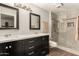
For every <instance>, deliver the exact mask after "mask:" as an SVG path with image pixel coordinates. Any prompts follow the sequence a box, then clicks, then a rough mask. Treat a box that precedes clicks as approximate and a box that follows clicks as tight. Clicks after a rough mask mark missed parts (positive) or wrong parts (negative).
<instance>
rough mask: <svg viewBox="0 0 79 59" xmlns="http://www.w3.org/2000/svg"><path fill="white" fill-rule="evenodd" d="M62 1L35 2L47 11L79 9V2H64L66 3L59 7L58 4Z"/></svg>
mask: <svg viewBox="0 0 79 59" xmlns="http://www.w3.org/2000/svg"><path fill="white" fill-rule="evenodd" d="M59 4H60V3H34V5H36V6H38V7H40V8H42V9H44V10H46V11H49V10H51V11H55V12H56V11H61V10H62V11H63V10H65V9H79V3H63V4H64V5H63V6H61V7H60V8H57V6H58V5H59Z"/></svg>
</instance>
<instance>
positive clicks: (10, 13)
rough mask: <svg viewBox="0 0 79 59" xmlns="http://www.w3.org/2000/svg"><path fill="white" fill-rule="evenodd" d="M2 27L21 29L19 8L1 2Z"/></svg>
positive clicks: (0, 17)
mask: <svg viewBox="0 0 79 59" xmlns="http://www.w3.org/2000/svg"><path fill="white" fill-rule="evenodd" d="M0 29H19V10H18V9H17V8H14V7H11V6H8V5H5V4H1V3H0Z"/></svg>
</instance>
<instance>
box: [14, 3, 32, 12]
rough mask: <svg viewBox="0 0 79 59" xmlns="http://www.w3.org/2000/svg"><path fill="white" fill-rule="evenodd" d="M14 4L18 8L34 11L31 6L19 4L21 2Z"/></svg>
mask: <svg viewBox="0 0 79 59" xmlns="http://www.w3.org/2000/svg"><path fill="white" fill-rule="evenodd" d="M14 6H15V7H17V8H21V9H24V10H27V11H30V12H32V10H31V8H30V7H29V6H26V5H22V4H19V3H14Z"/></svg>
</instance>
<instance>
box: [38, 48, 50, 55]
mask: <svg viewBox="0 0 79 59" xmlns="http://www.w3.org/2000/svg"><path fill="white" fill-rule="evenodd" d="M48 53H49V49H48V48H43V49H41V51H40V53H39V55H40V56H44V55H47V54H48Z"/></svg>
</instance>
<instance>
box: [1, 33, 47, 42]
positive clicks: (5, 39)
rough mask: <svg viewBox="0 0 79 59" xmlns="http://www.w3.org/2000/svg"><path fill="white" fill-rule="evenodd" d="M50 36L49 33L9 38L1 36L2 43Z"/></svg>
mask: <svg viewBox="0 0 79 59" xmlns="http://www.w3.org/2000/svg"><path fill="white" fill-rule="evenodd" d="M45 35H49V34H48V33H39V34H29V35H27V34H24V35H11V36H8V37H5V36H0V43H4V42H11V41H16V40H23V39H29V38H34V37H39V36H45Z"/></svg>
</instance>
